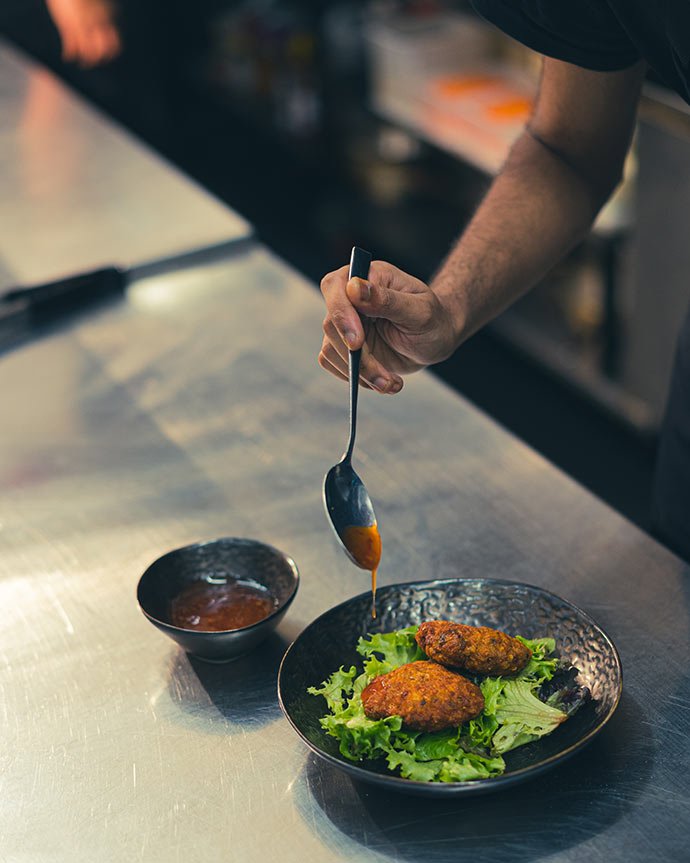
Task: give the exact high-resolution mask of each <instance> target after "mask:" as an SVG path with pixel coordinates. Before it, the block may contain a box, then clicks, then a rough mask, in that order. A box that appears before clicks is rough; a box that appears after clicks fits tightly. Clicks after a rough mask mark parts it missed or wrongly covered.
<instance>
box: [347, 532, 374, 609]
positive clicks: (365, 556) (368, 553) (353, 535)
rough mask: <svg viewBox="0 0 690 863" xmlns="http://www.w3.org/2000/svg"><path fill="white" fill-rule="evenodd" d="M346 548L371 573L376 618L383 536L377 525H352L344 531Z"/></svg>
mask: <svg viewBox="0 0 690 863" xmlns="http://www.w3.org/2000/svg"><path fill="white" fill-rule="evenodd" d="M342 540H343V544H344V545H345V548H346V549H347V550H348V551H349V552H350V554H351V555H352V557H353V558H354V559H355V560H356V561H357V565H358V566H361V567H362V569H368V570H370V571H371V616H372V617H376V571H377V570H378V568H379V563H380V562H381V534H380V533H379V529H378V527H377V525H376V524H372V525H369V526H368V527H359V526H357V525H350V526H349V527H346V528H345V530H344V531H343V536H342Z"/></svg>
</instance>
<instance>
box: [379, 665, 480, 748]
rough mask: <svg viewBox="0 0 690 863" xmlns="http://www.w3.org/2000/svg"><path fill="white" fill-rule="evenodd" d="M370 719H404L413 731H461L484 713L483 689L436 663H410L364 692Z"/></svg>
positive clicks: (383, 676) (380, 679) (381, 678)
mask: <svg viewBox="0 0 690 863" xmlns="http://www.w3.org/2000/svg"><path fill="white" fill-rule="evenodd" d="M362 704H363V705H364V712H365V713H366V715H367V716H368V717H369V719H383V718H384V717H386V716H401V717H402V720H403V725H404V726H405V727H406V728H409V729H410V730H412V731H442V730H443V729H444V728H457V727H458V725H462V723H463V722H468V721H469V720H470V719H474V718H475V716H478V715H479V714H480V713H481V712H482V710H483V709H484V696H483V695H482V691H481V689H480V688H479V687H478V686H476V685H475V684H474V683H472V681H470V680H467V678H466V677H463V676H462V675H460V674H457V673H456V672H454V671H449V670H448V669H447V668H444V667H443V666H442V665H438V664H437V663H435V662H426V661H424V660H420V661H418V662H410V663H408V664H407V665H401V666H400V667H399V668H396V669H394V670H393V671H390V672H388V674H382V675H381V676H380V677H377V678H375V679H374V680H372V682H371V683H370V684H369V686H367V687H366V689H365V690H364V691H363V692H362Z"/></svg>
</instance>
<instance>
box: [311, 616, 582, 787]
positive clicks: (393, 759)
mask: <svg viewBox="0 0 690 863" xmlns="http://www.w3.org/2000/svg"><path fill="white" fill-rule="evenodd" d="M416 632H417V627H416V626H410V627H408V628H407V629H399V630H397V631H396V632H388V633H383V634H377V635H370V636H369V637H368V638H360V639H359V641H358V643H357V652H358V653H359V654H360V655H361V656H362V657H363V662H362V666H363V668H362V670H361V671H358V669H357V668H356V667H355V666H354V665H353V666H352V667H351V668H349V669H348V670H347V671H346V670H345V669H344V668H342V667H341V668H339V669H338V670H337V671H335V672H334V673H333V674H331V676H330V677H329V678H328V680H326V681H324V682H323V683H322V684H321V686H319V687H314V686H311V687H309V689H308V690H307V691H308V692H309V693H310V694H311V695H319V696H323V698H325V699H326V703H327V705H328V709H329V712H328V713H327V714H326V715H325V716H323V717H322V718H321V720H320V722H321V726H322V727H323V728H324V730H325V731H326V732H327V733H328V734H330V735H331V736H332V737H335V738H336V739H337V740H338V741H339V744H340V752H341V753H342V754H343V755H344V756H345V758H348V759H350V760H351V761H360V760H365V759H379V758H385V759H386V761H387V763H388V767H389V768H390V769H391V770H394V771H399V772H400V775H401V776H402V777H404V778H405V779H415V780H418V781H422V782H462V781H466V780H469V779H486V778H488V777H490V776H498V775H499V774H501V773H503V771H504V770H505V761H504V759H503V755H504V754H505V753H506V752H509V751H510V750H511V749H515V748H516V747H518V746H523V745H524V744H525V743H530V742H531V741H533V740H537V739H538V738H539V737H542V736H543V735H545V734H550V733H551V732H552V731H553V730H554V729H555V728H557V727H558V726H559V725H560V724H561V722H563V721H564V720H566V719H567V718H568V715H569V714H570V713H571V712H572V710H570V709H566V707H565V706H564V704H565V701H563V704H562V703H561V691H560V690H556V691H555V692H554V693H553V694H552V695H551V697H550V698H549V699H548V704H547V703H545V702H544V701H542V700H540V698H539V697H538V696H539V690H540V688H541V686H542V684H544V683H546V682H547V681H550V680H552V678H553V677H554V675H555V674H556V672H557V671H559V670H560V669H561V667H562V666H561V663H560V661H559V659H558V658H557V657H556V656H554V651H555V648H556V645H555V642H554V640H553V639H552V638H539V639H533V640H530V639H527V638H522V637H520V636H518V638H519V639H520V641H522V643H523V644H525V645H526V646H527V647H529V649H530V650H531V651H532V658H531V659H530V661H529V663H528V664H527V665H526V666H525V668H524V669H523V670H522V671H521V672H520V673H519V674H517V675H514V676H512V677H505V678H504V677H484V678H483V679H481V680H480V679H478V678H474V679H475V681H476V682H477V683H478V684H479V686H480V688H481V690H482V694H483V695H484V702H485V705H484V710H483V711H482V712H481V713H480V714H479V716H478V717H476V719H472V720H471V721H470V722H468V723H466V724H464V725H461V726H460V727H459V728H453V729H449V730H445V731H436V732H433V733H425V732H421V731H407V730H404V729H403V728H402V719H401V718H400V717H399V716H388V717H386V718H385V719H369V718H368V717H367V716H366V714H365V713H364V707H363V705H362V699H361V694H362V691H363V690H364V688H365V687H366V686H368V684H369V683H371V681H372V680H373V679H374V678H375V677H378V676H379V675H381V674H387V673H388V672H389V671H392V670H393V669H394V668H398V667H399V666H401V665H405V664H406V663H408V662H415V661H417V660H420V659H426V655H425V654H424V652H423V651H422V650H421V648H420V647H419V645H418V644H417V642H416V641H415V633H416ZM562 694H563V699H565V691H563V693H562ZM560 707H563V709H559V708H560Z"/></svg>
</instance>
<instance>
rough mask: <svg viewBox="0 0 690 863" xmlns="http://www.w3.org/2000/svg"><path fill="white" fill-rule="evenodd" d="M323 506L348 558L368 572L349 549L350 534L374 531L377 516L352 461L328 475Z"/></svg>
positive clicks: (333, 469) (339, 466)
mask: <svg viewBox="0 0 690 863" xmlns="http://www.w3.org/2000/svg"><path fill="white" fill-rule="evenodd" d="M323 502H324V506H325V508H326V514H327V515H328V518H329V520H330V523H331V527H332V528H333V531H334V532H335V535H336V537H337V538H338V542H339V543H340V545H341V546H342V549H343V551H344V552H345V554H346V555H347V556H348V557H349V558H350V560H351V561H352V562H353V563H354V564H355V565H356V566H359V567H360V568H361V569H368V568H369V567H367V566H363V565H362V562H361V561H359V560H357V559H356V558H355V556H354V555H353V554H352V552H351V551H350V549H349V548H348V544H347V541H346V538H347V531H348V529H350V528H353V527H373V526H374V525H375V524H376V515H375V514H374V507H373V506H372V503H371V498H370V497H369V494H368V493H367V490H366V487H365V485H364V483H363V482H362V480H361V479H360V478H359V476H358V474H357V472H356V471H355V469H354V468H353V467H352V465H351V464H350V462H349V460H348V461H345V460H343V461H340V462H338V464H336V465H333V467H332V468H331V469H330V470H329V471H328V473H327V474H326V477H325V479H324V482H323Z"/></svg>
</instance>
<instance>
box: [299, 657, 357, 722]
mask: <svg viewBox="0 0 690 863" xmlns="http://www.w3.org/2000/svg"><path fill="white" fill-rule="evenodd" d="M356 674H357V669H356V668H355V666H354V665H353V666H352V667H351V668H350V670H349V671H344V670H343V667H342V665H341V666H340V668H339V669H338V670H337V671H334V672H333V674H331V676H330V677H329V678H328V680H325V681H324V682H323V683H322V684H321V686H319V687H318V688H317V687H316V686H310V687H309V689H307V692H308V693H309V694H310V695H323V697H324V698H325V699H326V704H328V709H329V710H331V711H332V712H333V713H336V714H337V713H339V712H340V711H341V710H343V709H344V708H345V704H344V701H343V699H344V698H348V697H349V696H351V695H352V691H353V689H354V682H353V681H354V678H355V675H356Z"/></svg>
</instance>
